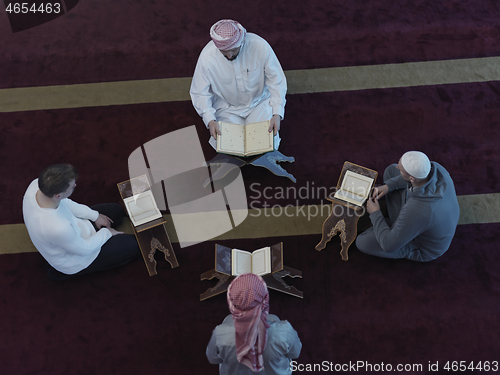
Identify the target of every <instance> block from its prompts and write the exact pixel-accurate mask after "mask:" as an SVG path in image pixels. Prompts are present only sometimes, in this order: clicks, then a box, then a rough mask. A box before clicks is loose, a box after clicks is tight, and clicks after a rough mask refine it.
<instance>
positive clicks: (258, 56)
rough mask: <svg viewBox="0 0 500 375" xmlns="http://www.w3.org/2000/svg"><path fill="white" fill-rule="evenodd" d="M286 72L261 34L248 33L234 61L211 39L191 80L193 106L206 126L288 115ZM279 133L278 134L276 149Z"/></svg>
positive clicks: (277, 143) (276, 142)
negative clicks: (286, 110) (212, 122)
mask: <svg viewBox="0 0 500 375" xmlns="http://www.w3.org/2000/svg"><path fill="white" fill-rule="evenodd" d="M286 90H287V85H286V78H285V74H284V73H283V69H282V68H281V65H280V63H279V61H278V58H277V57H276V54H275V53H274V51H273V50H272V48H271V46H270V45H269V43H267V42H266V41H265V40H264V39H262V38H261V37H260V36H258V35H255V34H252V33H248V34H247V35H246V38H245V42H244V43H243V45H242V46H241V49H240V52H239V54H238V56H237V57H236V59H234V60H233V61H229V60H227V59H226V58H225V57H224V55H223V54H222V53H221V52H220V51H219V50H218V49H217V47H216V46H215V44H214V43H213V41H210V42H209V43H208V44H207V45H206V46H205V48H203V50H202V51H201V54H200V57H199V58H198V62H197V64H196V68H195V71H194V75H193V81H192V83H191V89H190V95H191V100H192V102H193V106H194V108H195V109H196V111H197V112H198V114H199V115H200V116H201V117H202V118H203V122H204V123H205V126H207V127H208V123H209V122H210V121H212V120H214V121H227V122H232V123H236V124H242V125H246V124H248V123H252V122H258V121H266V120H269V119H271V117H272V116H273V115H280V116H281V118H283V117H284V115H285V102H286V99H285V95H286ZM277 145H279V135H278V136H277V137H275V148H276V149H277Z"/></svg>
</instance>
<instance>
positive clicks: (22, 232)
mask: <svg viewBox="0 0 500 375" xmlns="http://www.w3.org/2000/svg"><path fill="white" fill-rule="evenodd" d="M458 201H459V204H460V210H461V213H460V221H459V224H460V225H464V224H487V223H500V193H496V194H481V195H463V196H459V197H458ZM329 213H330V205H310V206H297V207H291V206H289V207H288V208H286V209H285V208H284V207H274V208H267V210H264V209H261V210H258V209H251V210H249V213H248V217H247V219H246V220H245V221H244V222H243V223H242V224H241V225H239V226H238V227H236V228H235V229H234V230H232V231H230V232H228V233H225V234H223V235H221V236H219V237H217V238H216V239H214V240H230V239H239V238H266V237H286V236H304V235H310V234H313V235H318V242H319V241H320V240H321V233H322V228H323V222H324V221H325V219H326V218H327V217H328V215H329ZM165 218H166V220H167V225H166V227H167V232H168V234H169V237H170V240H171V241H172V243H176V242H178V240H177V236H176V233H175V228H174V226H173V223H172V220H171V217H170V215H165ZM120 229H121V230H123V231H124V232H126V233H132V228H131V226H130V222H129V221H128V220H127V221H126V222H124V223H123V224H122V226H121V228H120ZM0 244H1V248H0V254H15V253H30V252H36V249H35V247H34V246H33V244H32V243H31V241H30V239H29V236H28V231H27V230H26V227H25V225H24V224H10V225H1V226H0Z"/></svg>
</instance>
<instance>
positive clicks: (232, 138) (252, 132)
mask: <svg viewBox="0 0 500 375" xmlns="http://www.w3.org/2000/svg"><path fill="white" fill-rule="evenodd" d="M269 126H270V120H268V121H262V122H254V123H251V124H247V125H239V124H232V123H230V122H224V121H219V130H220V131H221V133H222V134H218V135H217V152H221V153H224V154H231V155H238V156H251V155H258V154H263V153H266V152H269V151H273V150H274V132H272V131H271V132H270V131H269Z"/></svg>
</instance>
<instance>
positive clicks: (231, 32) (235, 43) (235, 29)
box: [210, 20, 247, 51]
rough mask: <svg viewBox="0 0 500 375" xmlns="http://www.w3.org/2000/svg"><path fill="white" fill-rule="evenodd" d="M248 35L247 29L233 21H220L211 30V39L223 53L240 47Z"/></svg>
mask: <svg viewBox="0 0 500 375" xmlns="http://www.w3.org/2000/svg"><path fill="white" fill-rule="evenodd" d="M246 33H247V31H246V30H245V28H244V27H243V26H241V24H240V23H239V22H236V21H233V20H220V21H219V22H217V23H215V24H214V25H213V26H212V27H211V28H210V37H211V38H212V40H213V41H214V43H215V46H216V47H217V48H218V49H220V50H221V51H228V50H230V49H234V48H238V47H240V46H241V45H242V44H243V41H244V40H245V35H246Z"/></svg>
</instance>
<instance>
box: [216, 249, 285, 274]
mask: <svg viewBox="0 0 500 375" xmlns="http://www.w3.org/2000/svg"><path fill="white" fill-rule="evenodd" d="M272 259H274V260H272ZM282 268H283V249H282V247H281V244H277V245H274V246H272V247H269V246H268V247H263V248H261V249H258V250H254V251H253V252H250V251H245V250H240V249H231V248H229V247H226V246H221V245H216V251H215V270H216V271H217V272H220V273H223V274H226V275H229V276H238V275H242V274H244V273H254V274H256V275H260V276H265V275H267V274H270V273H272V272H275V271H279V270H281V269H282Z"/></svg>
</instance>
